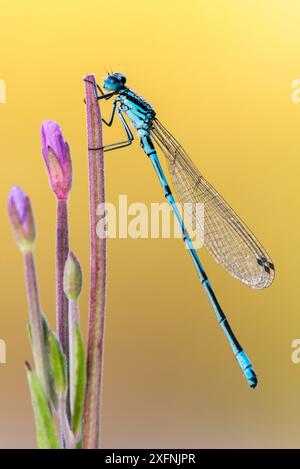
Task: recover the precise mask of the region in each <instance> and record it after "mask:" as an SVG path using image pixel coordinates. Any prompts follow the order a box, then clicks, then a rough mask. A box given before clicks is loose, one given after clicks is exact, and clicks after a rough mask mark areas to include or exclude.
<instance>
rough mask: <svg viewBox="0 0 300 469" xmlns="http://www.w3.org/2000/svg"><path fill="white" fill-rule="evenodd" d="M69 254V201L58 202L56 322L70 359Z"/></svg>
mask: <svg viewBox="0 0 300 469" xmlns="http://www.w3.org/2000/svg"><path fill="white" fill-rule="evenodd" d="M68 253H69V233H68V206H67V200H58V201H57V232H56V321H57V332H58V337H59V340H60V342H61V344H62V348H63V351H64V353H65V355H66V357H67V360H68V357H69V345H68V344H69V335H68V327H69V326H68V299H67V297H66V295H65V293H64V289H63V282H64V268H65V262H66V260H67V257H68Z"/></svg>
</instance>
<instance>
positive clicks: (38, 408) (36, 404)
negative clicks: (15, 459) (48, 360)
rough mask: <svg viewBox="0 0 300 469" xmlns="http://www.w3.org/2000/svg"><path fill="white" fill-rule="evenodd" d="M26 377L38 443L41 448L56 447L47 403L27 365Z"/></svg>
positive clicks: (53, 427) (55, 438)
mask: <svg viewBox="0 0 300 469" xmlns="http://www.w3.org/2000/svg"><path fill="white" fill-rule="evenodd" d="M26 368H27V370H26V371H27V379H28V384H29V389H30V394H31V400H32V406H33V411H34V416H35V422H36V429H37V439H38V445H39V448H41V449H58V448H59V443H58V437H57V433H56V429H55V425H54V422H53V420H52V415H51V411H50V408H49V403H48V400H47V398H46V395H45V393H44V391H43V388H42V386H41V384H40V381H39V379H38V377H37V375H36V374H35V373H34V372H33V371H32V370H31V368H30V367H29V365H27V367H26Z"/></svg>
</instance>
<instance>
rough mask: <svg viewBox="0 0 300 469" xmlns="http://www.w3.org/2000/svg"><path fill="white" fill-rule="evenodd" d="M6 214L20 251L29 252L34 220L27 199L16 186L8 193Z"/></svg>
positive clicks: (33, 232) (33, 234)
mask: <svg viewBox="0 0 300 469" xmlns="http://www.w3.org/2000/svg"><path fill="white" fill-rule="evenodd" d="M8 214H9V217H10V221H11V224H12V227H13V232H14V236H15V239H16V241H17V244H18V245H19V247H20V249H21V251H22V252H28V251H31V250H32V249H33V245H34V241H35V237H36V232H35V224H34V218H33V213H32V209H31V204H30V200H29V197H28V196H27V195H26V194H25V193H24V192H23V191H22V189H21V188H20V187H18V186H14V187H12V189H11V191H10V193H9V197H8Z"/></svg>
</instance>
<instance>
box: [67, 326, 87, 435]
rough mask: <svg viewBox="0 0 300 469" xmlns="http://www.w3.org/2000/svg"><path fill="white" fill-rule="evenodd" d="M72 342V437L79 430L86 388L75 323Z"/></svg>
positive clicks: (84, 370) (80, 347)
mask: <svg viewBox="0 0 300 469" xmlns="http://www.w3.org/2000/svg"><path fill="white" fill-rule="evenodd" d="M73 340H74V342H75V343H74V354H75V357H74V367H73V369H72V373H73V379H72V380H71V382H72V385H73V387H74V388H73V389H71V393H72V395H73V396H74V398H73V409H72V430H73V433H74V435H76V434H78V433H79V432H80V430H81V423H82V415H83V406H84V398H85V388H86V361H85V351H84V343H83V339H82V336H81V332H80V329H79V324H78V322H76V325H75V336H74V337H73Z"/></svg>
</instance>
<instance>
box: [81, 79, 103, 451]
mask: <svg viewBox="0 0 300 469" xmlns="http://www.w3.org/2000/svg"><path fill="white" fill-rule="evenodd" d="M95 85H96V82H95V77H94V75H87V76H86V77H85V90H86V110H87V136H88V148H89V151H88V161H89V190H90V237H91V245H90V261H91V272H90V312H89V326H88V349H87V388H86V398H85V407H84V427H83V447H84V448H89V449H95V448H98V445H99V433H100V430H99V427H100V406H101V386H102V367H103V349H104V343H103V340H104V318H105V294H106V239H105V238H100V237H98V236H97V233H96V224H97V220H96V211H97V207H98V205H99V204H104V202H105V187H104V157H103V149H102V147H103V139H102V126H101V123H102V121H101V114H100V108H99V103H98V101H97V99H96V97H95V92H94V90H95Z"/></svg>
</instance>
